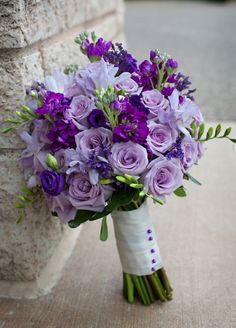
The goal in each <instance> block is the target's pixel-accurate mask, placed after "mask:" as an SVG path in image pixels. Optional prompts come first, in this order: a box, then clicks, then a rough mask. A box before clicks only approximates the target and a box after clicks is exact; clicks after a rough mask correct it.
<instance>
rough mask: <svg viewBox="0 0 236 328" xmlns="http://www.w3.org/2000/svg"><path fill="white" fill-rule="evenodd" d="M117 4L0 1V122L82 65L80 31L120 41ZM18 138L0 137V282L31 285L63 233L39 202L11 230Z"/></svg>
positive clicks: (106, 0) (104, 0)
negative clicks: (32, 88)
mask: <svg viewBox="0 0 236 328" xmlns="http://www.w3.org/2000/svg"><path fill="white" fill-rule="evenodd" d="M122 24H123V2H122V0H117V1H116V0H1V2H0V77H1V78H0V113H1V120H2V119H3V118H4V117H7V116H9V115H10V114H11V113H13V112H14V111H15V110H16V109H17V108H20V106H21V104H22V103H23V100H24V94H25V87H26V86H28V85H30V84H31V83H32V81H33V80H34V79H37V80H42V79H43V77H44V76H45V74H49V73H51V72H52V71H53V69H55V68H63V67H64V66H65V65H66V64H68V63H69V64H70V63H79V64H83V63H85V58H82V56H81V55H80V52H79V49H78V45H76V44H75V43H74V42H73V40H74V38H75V36H77V35H78V34H79V33H80V32H81V31H84V30H89V31H92V30H94V31H96V33H97V34H98V35H102V36H103V37H106V38H109V39H113V40H114V39H116V40H119V41H123V34H122ZM22 146H23V145H22V144H21V142H20V140H19V138H18V137H17V135H15V134H12V135H11V136H9V137H7V138H5V137H3V136H1V137H0V280H15V281H16V280H17V281H30V280H31V281H32V280H35V279H37V277H38V276H39V273H40V271H41V269H42V268H43V267H45V265H46V263H47V262H48V261H49V259H50V258H51V256H52V254H53V253H54V251H55V249H56V248H57V246H58V244H59V242H60V241H61V239H62V238H63V235H64V231H65V229H66V228H65V227H64V226H62V225H61V224H60V223H59V222H58V220H57V219H53V218H51V217H50V214H49V213H48V211H47V208H46V206H45V204H44V202H43V201H41V202H40V203H38V204H36V205H35V206H34V208H32V209H30V211H29V212H28V215H27V218H26V220H25V221H24V222H23V223H22V224H21V225H18V226H17V225H16V224H15V220H16V218H17V211H16V210H15V209H14V208H13V206H12V204H13V201H14V197H15V195H16V194H17V192H19V185H20V183H23V175H22V167H21V165H20V164H19V161H18V157H19V154H20V151H21V148H22Z"/></svg>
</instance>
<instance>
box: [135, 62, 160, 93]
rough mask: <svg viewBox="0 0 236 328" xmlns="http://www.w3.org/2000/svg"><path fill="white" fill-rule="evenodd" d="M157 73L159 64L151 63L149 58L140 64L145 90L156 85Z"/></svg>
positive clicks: (141, 78)
mask: <svg viewBox="0 0 236 328" xmlns="http://www.w3.org/2000/svg"><path fill="white" fill-rule="evenodd" d="M157 73H158V68H157V65H156V64H153V63H150V62H149V61H148V60H144V61H143V62H142V63H141V64H140V65H139V78H140V85H142V86H143V90H150V89H153V88H154V87H155V86H156V84H157Z"/></svg>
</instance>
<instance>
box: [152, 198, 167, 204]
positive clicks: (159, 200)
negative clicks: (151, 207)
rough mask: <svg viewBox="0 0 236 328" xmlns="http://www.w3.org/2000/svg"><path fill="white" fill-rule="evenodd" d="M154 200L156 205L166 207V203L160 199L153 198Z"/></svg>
mask: <svg viewBox="0 0 236 328" xmlns="http://www.w3.org/2000/svg"><path fill="white" fill-rule="evenodd" d="M152 199H153V202H154V203H158V204H160V205H164V204H165V202H164V201H163V200H162V199H160V198H158V197H152Z"/></svg>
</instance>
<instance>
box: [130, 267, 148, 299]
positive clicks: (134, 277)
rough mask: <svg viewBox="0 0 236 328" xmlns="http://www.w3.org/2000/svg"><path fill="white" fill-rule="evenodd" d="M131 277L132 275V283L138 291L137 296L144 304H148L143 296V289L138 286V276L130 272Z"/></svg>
mask: <svg viewBox="0 0 236 328" xmlns="http://www.w3.org/2000/svg"><path fill="white" fill-rule="evenodd" d="M131 277H132V280H133V283H134V285H135V287H136V289H137V291H138V294H139V297H140V298H141V300H142V302H143V303H144V304H145V305H148V303H147V300H146V298H145V295H144V293H143V290H142V288H141V286H140V283H139V279H138V276H135V275H133V274H132V275H131Z"/></svg>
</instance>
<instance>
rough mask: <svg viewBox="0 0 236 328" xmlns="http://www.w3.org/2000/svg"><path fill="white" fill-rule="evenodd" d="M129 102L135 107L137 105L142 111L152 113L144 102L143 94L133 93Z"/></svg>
mask: <svg viewBox="0 0 236 328" xmlns="http://www.w3.org/2000/svg"><path fill="white" fill-rule="evenodd" d="M129 102H130V103H131V104H132V105H133V106H134V107H136V108H137V109H138V110H139V111H140V112H144V113H145V114H147V115H148V114H149V113H150V111H149V109H148V108H147V107H146V106H144V104H143V103H142V101H141V96H139V95H132V96H131V97H130V98H129Z"/></svg>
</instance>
